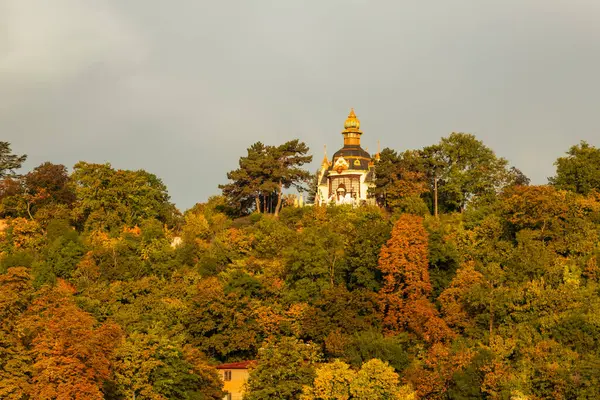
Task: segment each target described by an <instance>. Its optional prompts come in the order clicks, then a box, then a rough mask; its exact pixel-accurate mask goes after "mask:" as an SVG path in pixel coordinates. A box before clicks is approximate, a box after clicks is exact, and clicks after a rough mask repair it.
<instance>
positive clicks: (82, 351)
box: [20, 280, 121, 400]
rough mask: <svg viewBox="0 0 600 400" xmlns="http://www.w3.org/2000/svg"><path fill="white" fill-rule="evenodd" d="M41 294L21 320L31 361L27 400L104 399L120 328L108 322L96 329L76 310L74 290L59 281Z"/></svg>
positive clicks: (86, 314) (92, 323) (84, 315)
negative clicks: (28, 340)
mask: <svg viewBox="0 0 600 400" xmlns="http://www.w3.org/2000/svg"><path fill="white" fill-rule="evenodd" d="M40 292H41V293H40V296H39V297H38V298H37V299H36V300H35V301H34V302H33V303H32V305H31V307H30V308H29V310H28V311H27V314H28V315H27V316H25V317H24V318H23V319H22V320H21V321H20V323H21V329H22V331H23V332H24V333H25V334H26V336H28V338H29V339H30V343H29V345H30V346H31V352H32V355H33V358H34V364H33V377H32V387H31V392H30V396H31V398H34V399H38V400H46V399H47V400H50V399H64V400H70V399H73V400H78V399H86V400H95V399H98V400H101V399H103V398H104V396H103V394H102V391H101V388H102V386H103V384H104V382H105V381H106V380H107V379H108V378H109V377H110V358H111V355H112V353H113V351H114V348H115V346H116V344H117V342H118V339H119V337H120V336H121V329H120V328H119V326H118V325H116V324H113V323H111V322H105V323H104V324H102V325H98V324H97V322H96V320H95V319H94V317H93V316H91V315H90V314H88V313H87V312H85V311H83V310H81V309H80V308H79V307H77V305H76V304H75V301H74V299H73V293H74V288H73V287H72V286H70V285H69V284H68V283H66V282H64V281H62V280H59V282H58V284H57V286H56V287H54V288H47V287H45V288H42V289H41V291H40Z"/></svg>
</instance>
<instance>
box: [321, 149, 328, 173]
mask: <svg viewBox="0 0 600 400" xmlns="http://www.w3.org/2000/svg"><path fill="white" fill-rule="evenodd" d="M323 154H324V155H323V161H322V162H321V166H322V167H326V168H329V159H327V145H326V144H325V145H323Z"/></svg>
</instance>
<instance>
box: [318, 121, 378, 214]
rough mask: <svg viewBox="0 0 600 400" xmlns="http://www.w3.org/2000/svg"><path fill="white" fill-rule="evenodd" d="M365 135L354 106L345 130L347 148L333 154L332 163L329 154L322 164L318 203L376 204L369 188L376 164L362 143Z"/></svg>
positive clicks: (343, 134) (371, 184) (343, 132)
mask: <svg viewBox="0 0 600 400" xmlns="http://www.w3.org/2000/svg"><path fill="white" fill-rule="evenodd" d="M362 134H363V133H362V131H361V130H360V120H359V119H358V118H357V117H356V114H355V113H354V109H351V110H350V114H349V115H348V118H347V119H346V122H345V123H344V130H343V131H342V136H343V137H344V147H342V148H341V149H340V150H338V151H336V152H335V153H334V154H333V157H332V159H331V162H330V161H329V160H328V159H327V154H325V158H324V159H323V162H322V164H321V169H320V170H319V176H318V178H319V186H318V189H317V196H316V199H315V201H316V203H317V204H321V205H322V204H356V205H357V204H363V203H374V199H372V198H371V197H370V196H369V188H370V187H372V186H373V185H374V179H375V176H374V168H375V167H374V165H373V162H372V160H371V156H370V155H369V153H367V152H366V151H365V150H364V149H363V148H362V147H361V146H360V137H361V135H362Z"/></svg>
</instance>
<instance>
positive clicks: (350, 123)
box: [344, 108, 360, 132]
mask: <svg viewBox="0 0 600 400" xmlns="http://www.w3.org/2000/svg"><path fill="white" fill-rule="evenodd" d="M344 129H345V130H346V131H347V132H360V130H359V129H360V121H359V119H358V118H356V114H355V113H354V108H352V109H350V114H348V118H347V119H346V122H344Z"/></svg>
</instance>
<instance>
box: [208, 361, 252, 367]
mask: <svg viewBox="0 0 600 400" xmlns="http://www.w3.org/2000/svg"><path fill="white" fill-rule="evenodd" d="M254 363H255V361H254V360H250V361H240V362H234V363H229V364H221V365H217V369H248V368H249V367H250V365H252V364H254Z"/></svg>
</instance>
